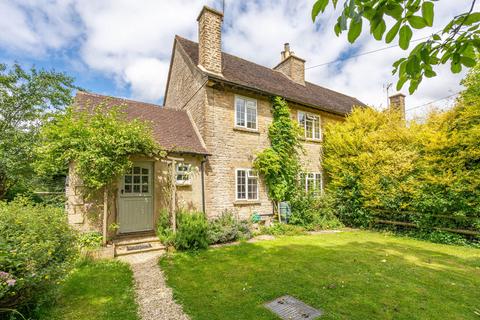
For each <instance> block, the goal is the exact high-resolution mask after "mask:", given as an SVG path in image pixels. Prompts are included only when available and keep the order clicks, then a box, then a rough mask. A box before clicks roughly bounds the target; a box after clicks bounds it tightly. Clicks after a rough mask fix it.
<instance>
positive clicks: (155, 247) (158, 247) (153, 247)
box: [113, 237, 165, 257]
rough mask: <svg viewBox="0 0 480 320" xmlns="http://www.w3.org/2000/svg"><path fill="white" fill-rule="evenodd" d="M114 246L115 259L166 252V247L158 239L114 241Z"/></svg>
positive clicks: (145, 238) (144, 238)
mask: <svg viewBox="0 0 480 320" xmlns="http://www.w3.org/2000/svg"><path fill="white" fill-rule="evenodd" d="M113 244H114V247H115V257H119V256H126V255H131V254H136V253H143V252H151V251H165V246H164V245H163V244H161V243H160V240H159V239H158V238H157V237H142V238H129V239H119V240H116V241H114V242H113Z"/></svg>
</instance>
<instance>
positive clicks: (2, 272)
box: [0, 271, 10, 280]
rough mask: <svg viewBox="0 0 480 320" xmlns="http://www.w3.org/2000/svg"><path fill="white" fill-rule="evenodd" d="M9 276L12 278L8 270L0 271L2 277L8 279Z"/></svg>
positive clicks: (0, 277)
mask: <svg viewBox="0 0 480 320" xmlns="http://www.w3.org/2000/svg"><path fill="white" fill-rule="evenodd" d="M8 278H10V274H9V273H8V272H5V271H0V279H3V280H6V279H8Z"/></svg>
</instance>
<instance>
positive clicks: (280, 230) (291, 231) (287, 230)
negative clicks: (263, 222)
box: [260, 223, 305, 236]
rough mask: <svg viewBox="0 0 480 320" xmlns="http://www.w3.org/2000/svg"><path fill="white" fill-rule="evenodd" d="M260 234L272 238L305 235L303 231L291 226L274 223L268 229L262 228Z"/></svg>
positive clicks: (301, 228)
mask: <svg viewBox="0 0 480 320" xmlns="http://www.w3.org/2000/svg"><path fill="white" fill-rule="evenodd" d="M260 233H262V234H269V235H272V236H298V235H303V234H305V229H304V228H303V227H301V226H296V225H292V224H286V223H274V224H272V225H270V226H268V227H265V226H262V227H261V228H260Z"/></svg>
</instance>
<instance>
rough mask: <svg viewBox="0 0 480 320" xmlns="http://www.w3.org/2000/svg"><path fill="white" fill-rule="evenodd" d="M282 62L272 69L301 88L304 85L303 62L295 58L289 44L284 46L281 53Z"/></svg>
mask: <svg viewBox="0 0 480 320" xmlns="http://www.w3.org/2000/svg"><path fill="white" fill-rule="evenodd" d="M281 59H282V61H281V62H280V63H279V64H278V65H277V66H276V67H275V68H273V69H274V70H277V71H280V72H281V73H283V74H284V75H286V76H287V77H288V78H290V80H292V81H295V82H296V83H298V84H301V85H302V86H304V85H305V60H303V59H301V58H299V57H297V56H295V53H294V52H293V51H290V44H289V43H285V44H284V50H283V51H282V52H281Z"/></svg>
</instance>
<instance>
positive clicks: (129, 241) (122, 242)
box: [113, 236, 160, 246]
mask: <svg viewBox="0 0 480 320" xmlns="http://www.w3.org/2000/svg"><path fill="white" fill-rule="evenodd" d="M152 242H160V239H158V237H155V236H147V237H126V238H117V239H115V240H113V243H114V244H115V246H126V245H129V246H130V245H134V244H141V243H152Z"/></svg>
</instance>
